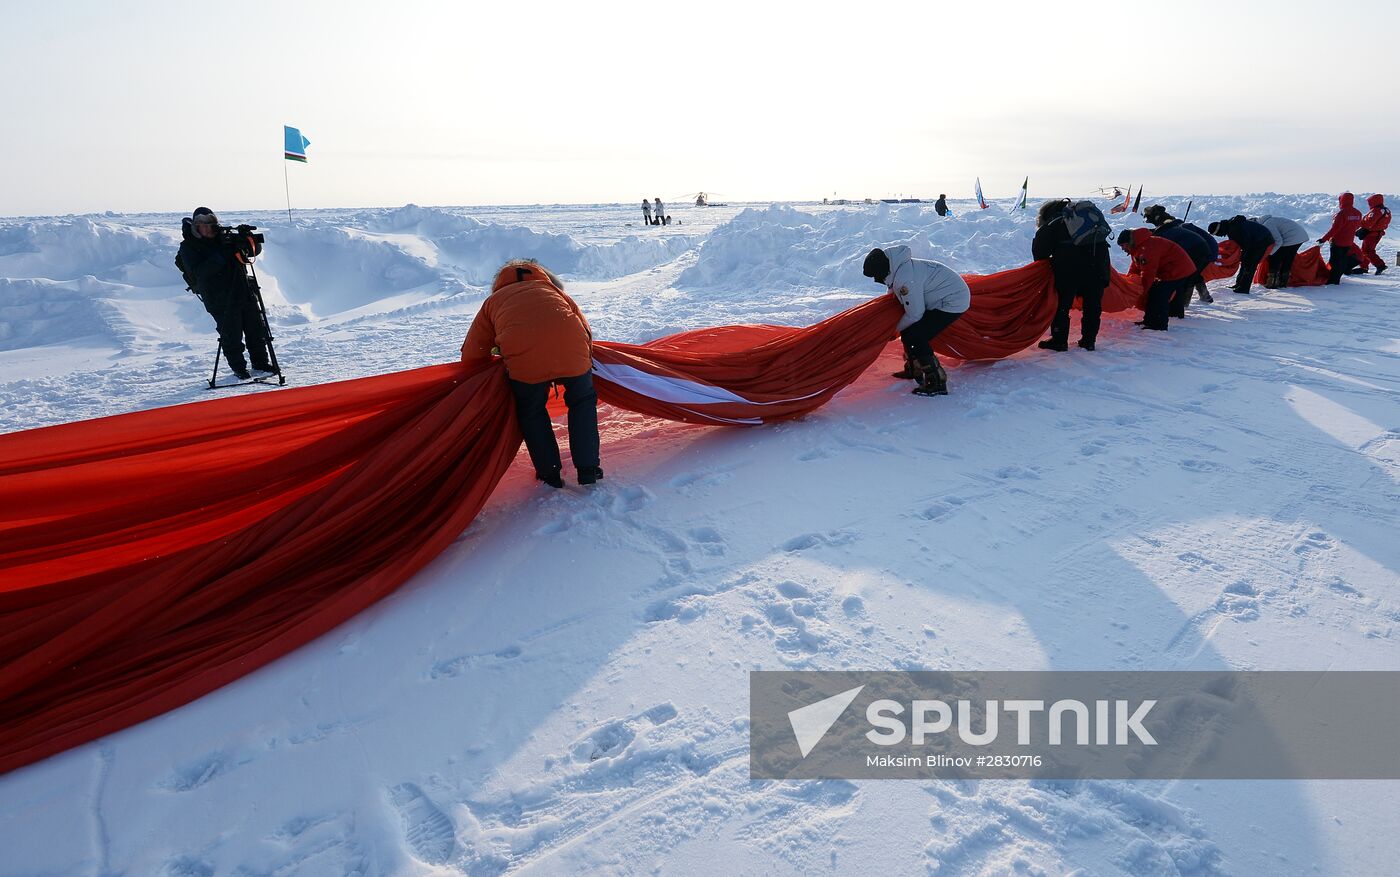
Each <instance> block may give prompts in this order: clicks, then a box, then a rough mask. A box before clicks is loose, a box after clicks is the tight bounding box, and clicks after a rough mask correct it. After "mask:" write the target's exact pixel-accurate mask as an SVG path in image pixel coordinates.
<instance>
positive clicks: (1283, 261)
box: [1269, 244, 1302, 287]
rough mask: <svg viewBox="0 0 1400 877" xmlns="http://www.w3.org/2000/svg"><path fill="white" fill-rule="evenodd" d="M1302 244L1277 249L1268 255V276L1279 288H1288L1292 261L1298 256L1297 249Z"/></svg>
mask: <svg viewBox="0 0 1400 877" xmlns="http://www.w3.org/2000/svg"><path fill="white" fill-rule="evenodd" d="M1301 246H1302V244H1292V245H1290V246H1287V247H1279V248H1278V249H1277V250H1274V251H1273V252H1272V253H1270V254H1269V274H1270V275H1272V276H1273V277H1274V278H1275V280H1276V281H1277V283H1278V285H1279V287H1286V286H1288V278H1289V275H1291V274H1292V273H1293V259H1294V257H1295V256H1297V255H1298V248H1299V247H1301Z"/></svg>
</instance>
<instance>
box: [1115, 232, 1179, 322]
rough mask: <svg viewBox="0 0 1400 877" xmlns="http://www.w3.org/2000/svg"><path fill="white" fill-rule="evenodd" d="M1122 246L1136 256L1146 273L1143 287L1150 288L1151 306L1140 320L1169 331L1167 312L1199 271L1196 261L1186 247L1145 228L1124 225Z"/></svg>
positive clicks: (1121, 234)
mask: <svg viewBox="0 0 1400 877" xmlns="http://www.w3.org/2000/svg"><path fill="white" fill-rule="evenodd" d="M1118 246H1120V247H1122V248H1123V252H1125V253H1127V254H1128V255H1130V256H1132V257H1133V263H1134V265H1136V267H1137V269H1138V272H1139V273H1140V274H1141V275H1142V288H1143V289H1145V290H1147V307H1145V308H1143V315H1142V316H1143V318H1142V320H1141V321H1140V322H1139V323H1138V325H1139V326H1141V327H1142V328H1144V329H1155V330H1157V331H1161V332H1165V331H1167V313H1168V310H1169V309H1170V307H1171V300H1172V297H1173V296H1175V295H1176V294H1177V292H1178V291H1179V290H1180V289H1181V287H1183V286H1185V285H1186V281H1187V280H1188V279H1190V277H1191V275H1192V274H1194V273H1195V271H1196V264H1195V263H1194V262H1192V261H1191V257H1190V256H1188V255H1187V254H1186V251H1185V250H1183V249H1182V248H1181V247H1179V246H1177V245H1176V244H1174V243H1172V242H1171V241H1169V240H1167V239H1166V238H1159V237H1154V236H1153V235H1152V232H1150V231H1148V230H1147V229H1145V228H1135V229H1132V230H1129V229H1126V228H1125V229H1123V231H1122V232H1120V233H1119V235H1118Z"/></svg>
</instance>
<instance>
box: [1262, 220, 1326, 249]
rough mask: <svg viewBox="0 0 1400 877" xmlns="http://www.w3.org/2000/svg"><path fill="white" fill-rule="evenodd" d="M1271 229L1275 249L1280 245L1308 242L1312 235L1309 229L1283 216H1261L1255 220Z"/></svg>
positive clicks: (1288, 245) (1289, 245)
mask: <svg viewBox="0 0 1400 877" xmlns="http://www.w3.org/2000/svg"><path fill="white" fill-rule="evenodd" d="M1254 221H1255V222H1257V223H1259V224H1260V225H1262V226H1264V227H1265V228H1267V229H1268V230H1269V234H1271V235H1273V236H1274V249H1276V250H1277V249H1278V248H1279V247H1291V246H1293V245H1294V244H1306V243H1307V242H1308V241H1309V240H1310V239H1311V238H1312V235H1310V234H1308V230H1307V229H1306V228H1303V227H1302V226H1301V225H1299V224H1298V223H1296V222H1294V221H1293V220H1291V219H1284V218H1283V217H1282V216H1261V217H1259V218H1258V219H1256V220H1254Z"/></svg>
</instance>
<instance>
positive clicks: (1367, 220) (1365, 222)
mask: <svg viewBox="0 0 1400 877" xmlns="http://www.w3.org/2000/svg"><path fill="white" fill-rule="evenodd" d="M1366 204H1367V206H1369V207H1370V208H1371V212H1370V213H1367V214H1366V215H1365V216H1363V217H1361V227H1362V228H1364V229H1366V231H1367V232H1369V233H1370V234H1367V235H1366V236H1367V237H1370V236H1371V235H1375V236H1376V237H1380V236H1381V235H1383V234H1385V230H1386V229H1387V228H1390V208H1389V207H1387V206H1385V196H1384V195H1381V194H1379V193H1377V194H1375V195H1372V196H1371V197H1369V198H1367V199H1366Z"/></svg>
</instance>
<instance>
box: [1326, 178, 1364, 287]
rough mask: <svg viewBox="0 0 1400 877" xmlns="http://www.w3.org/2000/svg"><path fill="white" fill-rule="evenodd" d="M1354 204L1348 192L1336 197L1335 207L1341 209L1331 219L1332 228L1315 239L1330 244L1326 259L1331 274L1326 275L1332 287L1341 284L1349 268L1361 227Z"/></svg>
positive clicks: (1353, 198) (1359, 215) (1359, 217)
mask: <svg viewBox="0 0 1400 877" xmlns="http://www.w3.org/2000/svg"><path fill="white" fill-rule="evenodd" d="M1355 203H1356V196H1354V195H1352V194H1351V193H1350V192H1343V193H1342V194H1341V195H1339V196H1337V206H1338V207H1340V208H1341V209H1340V210H1338V211H1337V214H1336V215H1335V216H1333V217H1332V227H1331V228H1329V229H1327V234H1325V235H1323V236H1322V237H1320V238H1318V239H1317V242H1318V243H1319V244H1325V243H1327V242H1328V241H1331V243H1332V248H1331V252H1329V253H1328V259H1327V262H1328V264H1329V265H1331V268H1332V273H1330V274H1328V275H1327V282H1328V283H1330V284H1331V285H1333V286H1336V285H1337V284H1339V283H1341V282H1342V275H1343V274H1345V273H1347V270H1348V269H1349V268H1351V260H1352V259H1353V258H1354V256H1353V252H1354V250H1355V249H1356V240H1355V238H1356V230H1357V229H1358V228H1360V227H1361V211H1360V210H1357V209H1356V207H1354V206H1353V205H1354V204H1355Z"/></svg>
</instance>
